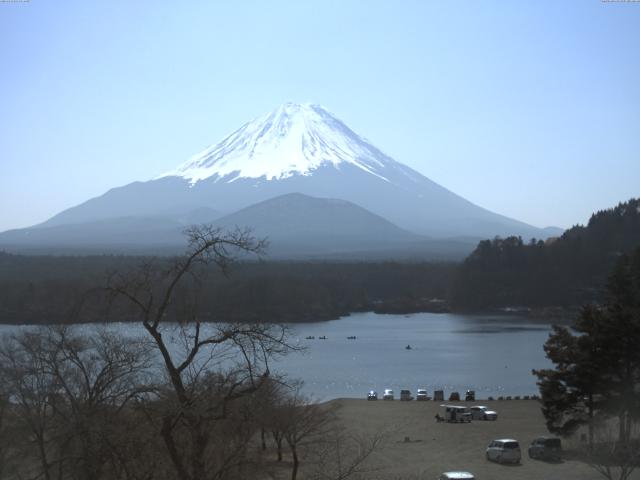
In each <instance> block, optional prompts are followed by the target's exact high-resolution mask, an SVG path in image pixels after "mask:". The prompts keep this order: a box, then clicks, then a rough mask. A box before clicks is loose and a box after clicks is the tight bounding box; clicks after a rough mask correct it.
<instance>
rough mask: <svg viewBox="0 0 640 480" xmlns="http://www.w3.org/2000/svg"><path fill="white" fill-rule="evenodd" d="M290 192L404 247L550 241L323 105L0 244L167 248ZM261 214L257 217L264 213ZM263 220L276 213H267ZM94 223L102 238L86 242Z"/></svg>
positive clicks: (288, 111) (265, 123)
mask: <svg viewBox="0 0 640 480" xmlns="http://www.w3.org/2000/svg"><path fill="white" fill-rule="evenodd" d="M416 155H420V153H419V152H417V153H416ZM290 194H302V195H301V196H299V197H295V196H293V197H290V196H289V197H287V199H288V200H287V204H289V203H290V202H291V201H295V199H296V198H297V199H302V198H307V197H318V198H320V199H338V200H342V201H344V202H343V204H340V205H343V206H344V205H347V204H348V205H349V208H351V204H355V206H356V207H359V208H361V209H365V210H367V211H368V213H370V214H371V215H372V217H371V218H373V217H375V218H376V219H379V220H384V221H385V222H388V223H389V226H390V227H389V228H391V227H393V228H394V229H397V231H394V238H396V239H398V238H399V237H400V236H402V235H400V234H399V232H403V233H404V234H406V236H407V240H408V239H409V238H411V240H412V241H415V239H416V236H419V235H421V236H428V237H430V238H431V239H440V240H439V241H441V239H443V238H450V237H468V238H469V237H470V238H474V239H476V238H486V237H494V236H496V235H501V236H506V235H521V236H523V237H536V238H546V237H548V236H550V235H551V234H556V233H557V231H555V230H554V231H550V230H547V229H539V228H536V227H533V226H531V225H528V224H526V223H523V222H519V221H517V220H514V219H511V218H508V217H505V216H502V215H499V214H496V213H493V212H490V211H488V210H486V209H483V208H481V207H479V206H477V205H474V204H473V203H471V202H469V201H467V200H465V199H464V198H462V197H460V196H459V195H456V194H455V193H453V192H451V191H449V190H447V189H446V188H444V187H442V186H440V185H438V184H436V183H435V182H433V181H431V180H430V179H428V178H427V177H425V176H423V175H422V174H420V173H418V172H417V171H415V170H413V169H411V168H409V167H408V166H406V165H403V164H402V163H399V162H397V161H395V160H394V159H392V158H391V157H389V156H388V155H386V154H384V153H383V152H382V151H381V150H379V149H378V148H376V147H375V146H373V145H372V144H371V143H370V142H369V141H367V140H366V139H364V138H363V137H361V136H359V135H358V134H356V133H355V132H353V131H352V130H351V129H349V127H347V125H345V124H344V123H343V122H342V121H341V120H339V119H338V118H336V117H335V116H334V115H333V114H331V113H330V112H329V111H327V110H326V109H325V108H323V107H321V106H318V105H308V104H305V105H301V104H295V103H286V104H283V105H281V106H280V107H278V108H277V109H276V110H274V111H272V112H271V113H268V114H266V115H264V116H262V117H258V118H256V119H254V120H252V121H250V122H248V123H246V124H245V125H243V126H242V127H240V128H239V129H238V130H236V131H235V132H233V133H232V134H231V135H229V136H228V137H226V138H225V139H224V140H222V141H221V142H220V143H218V144H216V145H214V146H211V147H209V148H207V149H205V150H204V151H202V152H201V153H199V154H197V155H195V156H193V157H192V158H190V159H188V160H187V161H186V162H184V163H182V164H181V165H179V166H178V167H177V168H175V169H174V170H171V171H169V172H166V173H164V174H162V175H160V176H158V177H156V178H154V179H152V180H149V181H146V182H134V183H131V184H128V185H125V186H122V187H118V188H114V189H112V190H109V191H108V192H106V193H105V194H103V195H102V196H100V197H96V198H93V199H90V200H88V201H86V202H84V203H82V204H80V205H77V206H75V207H72V208H70V209H68V210H65V211H63V212H61V213H59V214H57V215H55V216H54V217H52V218H51V219H49V220H47V221H46V222H44V223H42V224H39V225H36V226H34V227H31V228H28V229H21V230H13V231H9V232H5V233H3V234H0V245H6V244H12V245H22V244H28V245H45V244H47V242H49V244H51V243H58V244H65V245H72V244H74V243H75V244H78V245H79V244H83V243H84V244H87V243H89V244H98V243H102V244H115V243H118V244H121V245H124V244H127V243H141V242H142V243H144V241H145V240H144V239H147V238H149V237H153V238H154V241H155V243H158V242H162V241H163V240H162V239H163V238H164V239H165V240H164V241H165V243H167V244H172V243H175V238H176V232H179V227H180V226H181V225H185V224H188V223H189V222H190V220H189V219H193V218H197V220H199V221H202V220H206V221H211V222H213V221H215V220H217V219H218V218H221V217H227V218H233V215H232V214H234V213H235V212H238V211H239V210H242V209H247V208H248V207H251V206H253V205H255V204H258V203H260V202H265V201H267V200H270V199H274V198H276V197H280V196H283V195H290ZM292 199H293V200H292ZM312 203H313V202H307V203H305V204H308V205H311V204H312ZM276 204H278V203H277V202H276ZM313 205H314V209H315V210H314V212H315V213H314V214H316V213H317V211H318V210H317V204H315V203H313ZM331 205H332V208H335V207H336V205H337V204H336V203H335V202H334V203H331ZM345 208H346V207H345ZM298 210H299V209H298ZM260 211H262V212H263V213H262V214H261V215H265V214H266V213H265V212H266V211H267V210H264V209H263V210H260ZM350 211H352V212H354V211H355V210H354V209H351V210H350ZM194 212H195V213H194ZM203 212H205V213H207V215H204V216H203ZM268 212H271V213H270V214H276V213H275V209H273V208H271V209H268ZM298 213H299V212H298ZM302 217H304V215H301V216H300V215H298V216H297V217H296V218H302ZM337 217H339V218H341V219H342V221H343V223H342V224H339V223H336V224H335V225H329V224H328V222H326V221H325V222H324V224H325V226H326V228H327V233H328V234H330V233H331V232H334V233H335V232H337V231H339V230H340V229H344V228H346V226H347V224H348V223H349V220H348V215H337ZM239 218H248V217H247V215H244V216H240V217H239ZM123 219H124V220H123ZM139 219H144V222H142V223H141V224H144V225H146V229H145V230H144V232H142V231H140V229H139V228H138V229H136V228H134V227H135V225H136V224H138V220H139ZM308 221H313V217H309V218H308V219H307V222H308ZM344 222H346V223H344ZM260 223H261V224H268V223H269V218H265V217H264V216H262V217H260ZM96 225H99V226H100V229H99V230H100V232H102V233H100V234H95V235H91V234H90V232H94V231H95V226H96ZM123 225H125V226H127V227H126V228H123ZM110 226H112V228H111V230H110ZM249 226H250V225H249ZM293 230H294V231H295V230H296V229H295V228H293ZM52 232H55V235H53V236H51V235H50V234H51V233H52ZM105 232H108V234H105ZM163 232H164V233H163ZM168 232H172V233H171V234H169V233H168ZM365 232H367V229H366V228H364V229H363V235H364V234H365ZM163 235H164V237H163ZM52 239H54V240H52ZM55 239H57V240H55ZM369 240H370V239H369ZM290 241H291V242H294V243H295V239H293V238H291V239H290ZM369 243H370V241H369Z"/></svg>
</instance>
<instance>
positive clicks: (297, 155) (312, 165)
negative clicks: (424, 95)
mask: <svg viewBox="0 0 640 480" xmlns="http://www.w3.org/2000/svg"><path fill="white" fill-rule="evenodd" d="M343 163H347V164H350V165H353V166H355V167H358V168H360V169H362V170H364V171H365V172H367V173H370V174H373V175H376V176H377V177H379V178H381V179H383V180H387V179H386V178H385V176H384V167H385V164H389V163H395V162H394V161H393V160H392V159H391V158H390V157H388V156H387V155H385V154H383V153H382V152H380V150H378V149H377V148H375V147H374V146H373V145H371V144H370V143H369V142H367V141H366V140H365V139H363V138H362V137H360V136H358V135H357V134H356V133H354V132H353V131H352V130H351V129H349V127H347V126H346V125H345V124H344V123H343V122H342V121H340V120H339V119H338V118H336V117H335V115H333V114H331V113H330V112H329V111H328V110H326V109H325V108H323V107H321V106H320V105H312V104H297V103H285V104H282V105H281V106H280V107H278V108H277V109H275V110H274V111H272V112H271V113H268V114H266V115H263V116H261V117H258V118H256V119H254V120H252V121H250V122H248V123H246V124H245V125H243V126H242V127H240V128H239V129H238V130H236V131H235V132H233V133H232V134H231V135H229V136H228V137H227V138H225V139H224V140H222V141H221V142H220V143H218V144H217V145H214V146H212V147H209V148H207V149H205V150H204V151H202V152H200V153H198V154H197V155H194V156H193V157H191V158H190V159H189V160H187V161H186V162H185V163H183V164H182V165H180V166H179V167H178V168H177V169H175V170H172V171H170V172H167V173H165V174H163V175H161V176H160V177H159V178H162V177H168V176H177V177H182V178H185V179H187V180H189V182H190V183H191V184H194V183H196V182H198V181H200V180H204V179H207V178H211V177H213V178H214V179H215V181H223V182H233V181H235V180H238V179H240V178H261V177H265V178H266V179H267V180H282V179H285V178H288V177H291V176H294V175H311V174H312V173H313V172H314V171H315V170H317V169H318V168H319V167H321V166H333V167H335V168H340V165H341V164H343Z"/></svg>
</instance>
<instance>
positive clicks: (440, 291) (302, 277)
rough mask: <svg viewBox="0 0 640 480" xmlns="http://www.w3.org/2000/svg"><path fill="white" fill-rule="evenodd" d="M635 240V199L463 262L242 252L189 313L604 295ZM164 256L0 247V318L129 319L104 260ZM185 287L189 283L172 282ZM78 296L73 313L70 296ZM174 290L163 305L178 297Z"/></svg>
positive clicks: (567, 304) (501, 304) (483, 305)
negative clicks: (109, 284) (22, 251)
mask: <svg viewBox="0 0 640 480" xmlns="http://www.w3.org/2000/svg"><path fill="white" fill-rule="evenodd" d="M638 245H640V200H638V199H631V200H629V201H628V202H624V203H620V204H619V205H618V206H616V207H615V208H612V209H608V210H603V211H600V212H597V213H595V214H594V215H593V216H592V217H591V219H590V220H589V223H588V224H587V225H586V226H575V227H573V228H571V229H570V230H567V231H566V232H565V233H564V234H563V235H562V236H561V237H559V238H556V239H549V240H547V241H544V242H543V241H536V240H531V241H528V242H526V241H524V240H522V239H521V238H520V237H508V238H494V239H493V240H483V241H481V242H480V243H479V245H478V246H477V248H476V249H475V251H474V252H473V253H472V254H471V255H470V256H469V257H468V258H467V259H466V260H465V261H464V262H462V263H461V264H458V263H450V262H395V261H385V262H354V261H344V262H341V261H308V262H303V261H272V260H269V257H268V249H267V250H266V253H267V255H266V256H264V257H262V259H254V260H252V261H242V262H238V263H237V264H235V265H234V267H233V269H232V270H231V271H230V272H229V274H228V275H227V274H225V273H223V272H220V271H213V270H209V271H206V272H203V274H202V281H201V283H200V284H199V285H198V288H199V289H201V292H200V296H199V303H198V314H199V315H200V316H201V318H202V319H203V320H207V321H256V320H259V321H264V322H305V321H318V320H328V319H335V318H338V317H340V316H342V315H348V314H349V313H351V312H359V311H375V312H378V313H413V312H424V311H427V312H446V311H450V310H454V311H474V312H478V311H493V310H497V309H501V308H505V307H526V308H531V309H534V313H538V312H540V310H541V309H545V308H548V307H559V308H561V309H567V308H572V307H573V308H579V307H580V306H581V305H583V304H585V303H590V302H599V301H602V300H603V298H604V288H605V285H606V281H607V276H608V273H609V271H610V270H611V268H612V267H613V266H614V265H615V262H616V260H617V259H618V258H619V257H620V256H621V255H622V254H624V253H628V252H631V251H632V249H633V248H634V247H636V246H638ZM172 260H173V259H172V258H171V257H167V256H158V257H141V256H125V255H93V256H26V255H13V254H9V253H2V252H0V322H2V323H31V324H47V323H71V322H102V321H128V320H130V319H131V317H130V312H128V311H127V310H126V309H123V308H120V307H119V306H118V305H109V308H106V307H107V303H108V301H107V300H108V299H107V298H106V297H105V295H104V292H103V291H101V290H100V288H101V287H102V286H104V284H105V282H106V281H107V278H108V277H109V274H110V272H114V271H126V270H131V269H133V268H135V267H136V266H138V265H140V264H153V265H156V266H159V267H160V266H162V265H163V264H164V265H170V264H171V262H172ZM177 294H178V296H181V295H182V296H188V295H189V292H186V291H184V290H183V291H181V292H177ZM80 304H83V310H82V311H83V313H82V317H81V318H80V317H78V306H79V305H80ZM179 304H180V302H176V304H175V305H172V308H178V305H179Z"/></svg>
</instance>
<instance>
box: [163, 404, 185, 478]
mask: <svg viewBox="0 0 640 480" xmlns="http://www.w3.org/2000/svg"><path fill="white" fill-rule="evenodd" d="M172 422H173V419H172V418H171V417H169V416H165V417H164V418H163V419H162V429H161V430H160V433H161V435H162V439H163V440H164V444H165V446H166V447H167V450H168V451H169V458H171V462H172V463H173V466H174V467H175V469H176V473H177V474H178V478H179V479H180V480H191V478H190V476H189V474H188V473H187V471H186V469H185V468H184V465H183V464H182V459H181V458H180V453H179V452H178V447H177V446H176V443H175V441H174V438H173V432H172V427H171V424H172Z"/></svg>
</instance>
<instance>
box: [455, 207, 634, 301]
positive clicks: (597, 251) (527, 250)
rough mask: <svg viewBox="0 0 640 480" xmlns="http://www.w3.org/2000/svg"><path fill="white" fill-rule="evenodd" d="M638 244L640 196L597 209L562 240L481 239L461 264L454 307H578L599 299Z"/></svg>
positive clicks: (456, 281) (567, 232)
mask: <svg viewBox="0 0 640 480" xmlns="http://www.w3.org/2000/svg"><path fill="white" fill-rule="evenodd" d="M638 246H640V199H631V200H629V201H627V202H624V203H620V204H618V205H617V206H616V207H614V208H610V209H607V210H602V211H599V212H596V213H594V214H593V215H592V216H591V218H590V220H589V223H588V224H587V225H586V226H575V227H573V228H571V229H569V230H567V231H566V232H565V233H564V234H563V235H562V236H561V237H559V238H558V239H551V240H548V241H547V242H542V241H531V242H528V243H526V242H524V241H523V240H522V239H521V238H519V237H508V238H504V239H501V238H495V239H493V240H484V241H482V242H480V243H479V244H478V246H477V248H476V249H475V250H474V252H473V253H472V254H471V255H470V256H469V257H468V258H467V259H466V260H465V261H464V262H463V264H462V265H461V266H460V268H459V270H458V273H457V275H456V279H455V282H454V286H453V299H452V301H453V305H454V306H455V307H456V308H459V309H467V310H477V309H484V308H496V307H506V306H528V307H541V306H552V305H553V306H575V305H581V304H584V303H586V302H591V301H598V300H600V299H601V297H602V290H603V288H604V286H605V284H606V281H607V276H608V275H609V272H610V271H611V268H612V267H613V265H614V263H615V261H616V259H617V258H618V257H619V256H620V255H623V254H625V253H629V252H630V251H631V250H633V249H634V248H637V247H638Z"/></svg>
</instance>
